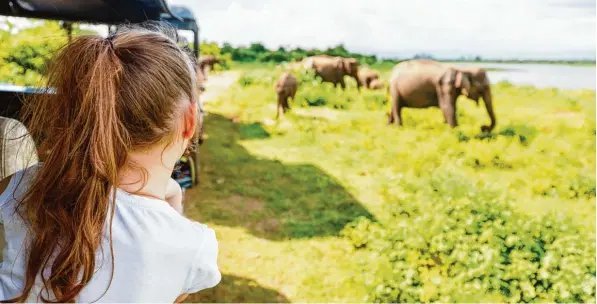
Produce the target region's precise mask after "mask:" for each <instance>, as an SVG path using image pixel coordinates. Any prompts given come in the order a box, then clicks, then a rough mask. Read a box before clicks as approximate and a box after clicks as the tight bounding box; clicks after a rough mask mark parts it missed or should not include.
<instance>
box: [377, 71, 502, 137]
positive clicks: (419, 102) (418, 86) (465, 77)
mask: <svg viewBox="0 0 597 304" xmlns="http://www.w3.org/2000/svg"><path fill="white" fill-rule="evenodd" d="M388 93H389V95H390V97H391V100H390V101H391V105H392V106H391V112H390V115H389V119H388V123H389V124H391V123H395V124H396V125H400V126H401V125H402V108H427V107H439V108H440V109H441V110H442V112H443V114H444V118H445V121H446V123H448V124H449V125H450V126H451V127H456V126H457V125H458V122H457V121H456V99H457V98H458V96H460V95H464V96H466V97H467V98H469V99H472V100H475V101H476V102H477V104H478V103H479V98H480V97H482V98H483V102H484V103H485V108H486V109H487V114H488V115H489V119H490V120H491V123H490V125H484V126H482V127H481V131H482V132H490V131H491V130H493V128H494V127H495V125H496V117H495V113H494V111H493V101H492V94H491V87H490V82H489V79H488V78H487V73H486V71H485V70H484V69H482V68H461V67H456V66H452V65H448V64H444V63H441V62H437V61H433V60H428V59H414V60H408V61H403V62H400V63H398V64H397V65H396V66H394V69H393V70H392V75H391V76H390V82H389V85H388Z"/></svg>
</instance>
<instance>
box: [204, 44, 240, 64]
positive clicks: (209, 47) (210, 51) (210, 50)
mask: <svg viewBox="0 0 597 304" xmlns="http://www.w3.org/2000/svg"><path fill="white" fill-rule="evenodd" d="M200 46H201V47H200V49H199V51H200V53H201V55H203V56H205V55H212V56H216V58H219V59H220V63H218V64H216V65H215V66H214V70H215V71H222V70H228V69H230V67H231V66H232V57H231V55H230V54H222V52H221V50H220V47H219V46H218V44H217V43H215V42H202V43H201V45H200Z"/></svg>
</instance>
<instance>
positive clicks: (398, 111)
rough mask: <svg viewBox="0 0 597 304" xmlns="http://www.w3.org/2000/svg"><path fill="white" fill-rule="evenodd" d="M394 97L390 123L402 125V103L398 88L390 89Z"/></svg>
mask: <svg viewBox="0 0 597 304" xmlns="http://www.w3.org/2000/svg"><path fill="white" fill-rule="evenodd" d="M390 94H391V98H392V108H391V111H390V117H389V119H388V124H392V123H395V124H396V125H397V126H402V105H401V104H400V94H398V90H397V89H392V90H390Z"/></svg>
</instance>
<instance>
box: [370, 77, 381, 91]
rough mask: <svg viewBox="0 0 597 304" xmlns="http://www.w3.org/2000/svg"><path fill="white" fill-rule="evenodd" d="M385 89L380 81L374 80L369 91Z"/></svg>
mask: <svg viewBox="0 0 597 304" xmlns="http://www.w3.org/2000/svg"><path fill="white" fill-rule="evenodd" d="M383 87H384V84H383V82H382V81H381V80H379V79H373V80H371V82H370V83H369V89H371V90H381V89H383Z"/></svg>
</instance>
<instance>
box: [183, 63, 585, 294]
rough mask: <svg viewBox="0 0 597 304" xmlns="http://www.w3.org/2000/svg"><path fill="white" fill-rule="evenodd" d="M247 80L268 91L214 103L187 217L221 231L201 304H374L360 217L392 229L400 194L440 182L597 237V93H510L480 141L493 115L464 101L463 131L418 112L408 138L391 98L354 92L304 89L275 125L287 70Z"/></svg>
mask: <svg viewBox="0 0 597 304" xmlns="http://www.w3.org/2000/svg"><path fill="white" fill-rule="evenodd" d="M243 70H245V71H249V70H250V71H251V72H250V73H251V74H253V75H254V77H253V78H255V79H260V81H261V82H259V83H253V84H250V85H246V86H241V85H238V84H237V85H234V86H233V87H232V88H230V89H229V90H228V91H227V92H226V93H225V94H223V95H222V96H221V97H220V98H219V99H218V100H217V101H215V102H210V103H207V104H206V109H207V110H208V111H209V112H210V115H209V116H207V121H206V128H207V129H206V130H207V135H208V138H207V140H206V141H205V144H204V146H202V147H201V153H202V154H201V155H202V160H201V161H202V164H203V171H202V172H201V186H200V188H198V189H195V190H192V191H190V192H189V196H188V197H187V203H186V204H187V205H186V206H187V207H186V209H185V210H186V212H187V214H188V215H189V216H190V217H192V218H194V219H198V220H201V221H203V222H206V223H208V224H209V225H211V226H213V227H215V229H216V231H217V234H218V238H219V240H220V244H221V249H220V252H221V254H220V261H219V263H220V265H221V268H222V271H223V274H224V275H225V279H224V281H223V282H222V284H220V286H218V287H216V289H214V290H211V291H206V292H203V293H200V294H199V295H195V296H194V297H193V298H191V299H190V300H193V299H194V300H210V301H218V302H225V301H236V302H240V301H253V302H256V301H267V302H280V301H325V302H329V301H353V302H354V301H362V300H363V299H364V296H365V293H366V290H365V289H364V287H363V286H364V284H365V282H364V280H365V279H366V278H365V277H364V276H363V275H362V274H361V273H360V272H359V271H360V268H359V263H360V262H361V261H362V259H361V257H360V255H361V254H362V253H359V252H357V251H354V250H352V249H351V247H350V246H349V244H348V242H347V241H346V240H344V239H343V238H340V237H339V236H338V233H339V231H340V230H341V229H342V227H343V226H344V224H346V223H347V222H348V221H351V220H354V219H356V218H357V217H358V216H366V217H369V218H370V219H372V220H374V221H379V222H381V223H384V222H385V221H388V220H391V219H392V218H391V217H390V216H389V215H388V214H387V211H385V209H384V206H385V205H386V204H388V203H390V201H388V199H389V198H392V197H395V196H396V194H395V193H396V190H397V189H398V188H396V187H397V184H398V182H397V181H398V180H409V181H412V182H413V184H420V183H422V182H423V183H424V182H425V181H426V180H427V179H429V178H430V177H431V176H434V175H435V174H436V173H437V172H453V173H457V174H458V176H461V177H462V178H464V179H466V180H467V181H469V182H470V183H474V184H477V185H484V186H488V187H491V188H492V189H498V190H499V195H500V196H503V197H508V199H509V200H511V201H512V202H513V205H514V207H515V208H516V211H517V212H521V213H523V214H527V215H530V216H539V215H543V214H547V213H550V212H553V213H558V214H564V215H566V216H568V217H570V218H572V219H573V220H574V221H575V222H576V223H578V224H579V225H581V226H584V227H585V228H586V229H585V231H586V233H587V234H589V235H591V236H592V237H593V238H594V235H595V157H594V155H595V92H594V91H589V90H574V91H572V90H558V89H535V88H532V87H525V86H513V85H510V84H508V83H500V84H497V85H495V86H494V87H493V91H494V104H495V108H496V115H497V118H498V125H497V127H496V129H495V130H494V132H493V133H492V134H481V133H480V126H481V125H484V124H487V123H488V121H489V119H488V116H487V113H486V111H485V110H484V107H483V104H482V103H481V106H479V107H477V106H476V105H475V103H474V102H472V101H469V100H466V99H465V98H462V99H461V100H459V104H458V105H459V108H458V119H459V123H460V126H459V127H458V128H456V129H450V128H449V127H448V126H447V125H446V124H445V123H444V120H443V117H442V115H441V112H440V110H439V109H436V108H432V109H422V110H417V109H405V110H404V111H403V119H404V127H403V128H397V127H394V126H388V125H387V116H386V113H387V112H388V108H389V105H388V104H387V103H386V92H385V90H381V91H370V90H363V92H362V93H361V94H359V93H358V92H357V90H356V89H355V88H354V83H352V84H351V85H350V87H349V89H347V91H345V92H343V91H341V90H340V89H334V88H332V87H331V86H329V85H326V84H324V85H320V84H317V83H306V84H305V83H303V85H302V86H301V88H300V89H299V92H298V94H297V99H296V101H295V102H293V103H291V107H292V110H291V112H290V113H288V114H287V115H286V117H284V118H283V119H280V120H277V121H276V120H275V119H274V117H275V113H276V112H275V93H274V91H273V87H272V86H273V79H275V76H276V73H279V72H280V70H278V71H277V72H273V71H271V70H272V69H270V70H262V71H260V70H257V69H256V67H253V68H248V67H246V68H245V69H243ZM388 72H389V69H384V70H382V78H385V77H387V76H388ZM255 75H258V76H255ZM246 77H251V76H250V75H247V76H246ZM263 79H266V80H263ZM250 81H253V80H250ZM318 98H321V100H323V101H322V103H323V104H322V106H317V107H309V106H307V104H308V103H310V102H313V101H314V100H317V99H318ZM389 194H391V195H389ZM239 282H240V283H239Z"/></svg>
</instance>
